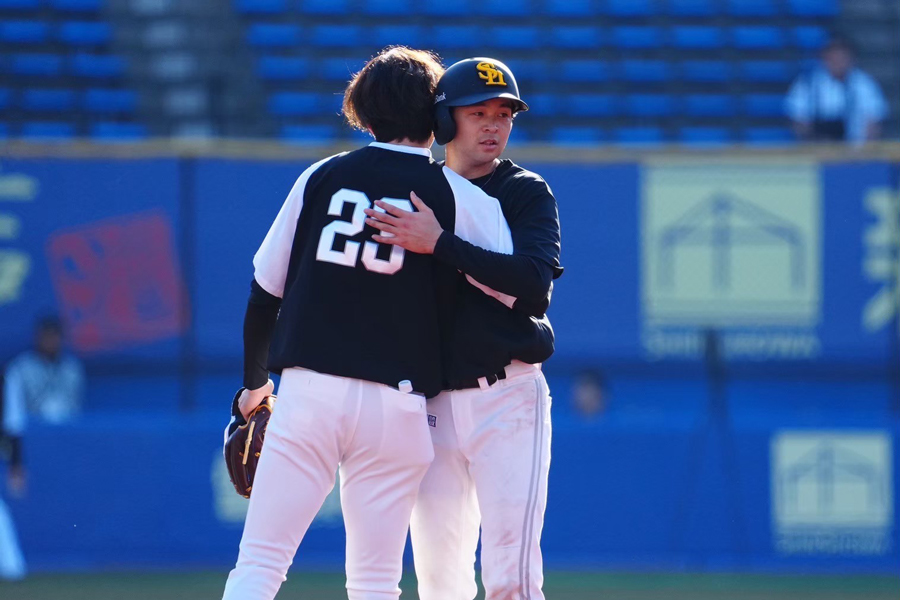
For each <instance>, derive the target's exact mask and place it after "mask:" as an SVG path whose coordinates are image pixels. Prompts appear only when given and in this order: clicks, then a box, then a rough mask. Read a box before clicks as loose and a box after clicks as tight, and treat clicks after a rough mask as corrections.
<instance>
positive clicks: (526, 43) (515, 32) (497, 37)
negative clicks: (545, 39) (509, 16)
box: [484, 25, 542, 49]
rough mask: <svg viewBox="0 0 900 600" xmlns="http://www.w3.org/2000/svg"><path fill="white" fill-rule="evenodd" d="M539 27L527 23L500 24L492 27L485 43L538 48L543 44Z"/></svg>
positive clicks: (509, 46)
mask: <svg viewBox="0 0 900 600" xmlns="http://www.w3.org/2000/svg"><path fill="white" fill-rule="evenodd" d="M541 41H542V40H541V37H540V35H539V34H538V28H537V27H531V26H527V25H500V26H497V27H491V28H490V30H489V33H488V36H487V38H486V39H485V40H484V43H486V44H489V45H491V46H495V47H497V48H517V49H526V48H536V47H537V46H539V45H540V44H541Z"/></svg>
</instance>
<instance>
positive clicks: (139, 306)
mask: <svg viewBox="0 0 900 600" xmlns="http://www.w3.org/2000/svg"><path fill="white" fill-rule="evenodd" d="M47 258H48V263H49V267H50V275H51V277H52V279H53V285H54V287H55V288H56V293H57V296H58V297H59V303H60V307H61V311H62V314H63V316H64V317H65V320H66V324H67V325H68V328H69V334H70V336H71V341H72V343H73V345H74V346H75V348H76V349H78V350H81V351H87V352H89V351H97V350H112V349H116V348H121V347H124V346H131V345H135V344H139V343H142V342H149V341H155V340H161V339H165V338H170V337H173V336H176V335H178V334H180V333H181V332H182V331H184V329H185V327H186V325H187V322H188V318H189V316H188V307H187V301H186V298H187V296H186V294H185V291H184V285H183V283H182V278H181V270H180V268H179V266H178V261H177V259H176V254H175V248H174V241H173V236H172V226H171V223H170V221H169V218H168V216H167V215H166V214H164V213H161V212H150V213H140V214H135V215H128V216H125V217H118V218H115V219H109V220H104V221H99V222H97V223H91V224H87V225H84V226H81V227H77V228H75V229H69V230H65V231H60V232H57V233H55V234H53V235H51V236H50V238H49V239H48V241H47Z"/></svg>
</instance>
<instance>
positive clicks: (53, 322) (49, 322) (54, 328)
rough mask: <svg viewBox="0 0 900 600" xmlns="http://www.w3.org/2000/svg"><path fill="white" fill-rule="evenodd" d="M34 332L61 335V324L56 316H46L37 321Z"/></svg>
mask: <svg viewBox="0 0 900 600" xmlns="http://www.w3.org/2000/svg"><path fill="white" fill-rule="evenodd" d="M35 331H37V332H38V333H56V334H60V335H62V332H63V324H62V321H61V320H60V318H59V317H57V316H56V315H47V316H44V317H41V318H40V319H38V321H37V326H36V327H35Z"/></svg>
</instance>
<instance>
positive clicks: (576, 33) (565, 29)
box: [550, 25, 603, 50]
mask: <svg viewBox="0 0 900 600" xmlns="http://www.w3.org/2000/svg"><path fill="white" fill-rule="evenodd" d="M550 44H551V45H552V46H554V47H555V48H571V49H577V50H593V49H595V48H599V47H600V46H602V45H603V37H602V36H601V35H600V28H599V27H593V26H590V25H557V26H555V27H553V28H551V29H550Z"/></svg>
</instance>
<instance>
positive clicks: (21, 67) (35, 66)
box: [10, 54, 62, 77]
mask: <svg viewBox="0 0 900 600" xmlns="http://www.w3.org/2000/svg"><path fill="white" fill-rule="evenodd" d="M10 71H12V73H13V74H14V75H29V76H35V77H55V76H57V75H59V74H60V72H61V71H62V57H61V56H58V55H56V54H14V55H13V56H12V57H11V59H10Z"/></svg>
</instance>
